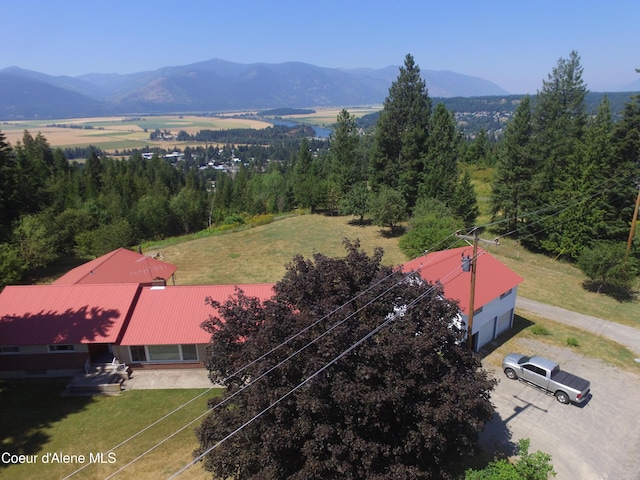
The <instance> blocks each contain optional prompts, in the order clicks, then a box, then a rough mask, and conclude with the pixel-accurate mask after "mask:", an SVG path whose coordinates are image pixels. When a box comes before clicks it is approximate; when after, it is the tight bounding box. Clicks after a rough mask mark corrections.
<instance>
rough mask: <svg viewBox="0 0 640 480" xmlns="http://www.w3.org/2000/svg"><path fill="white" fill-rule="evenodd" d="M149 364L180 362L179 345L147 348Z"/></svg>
mask: <svg viewBox="0 0 640 480" xmlns="http://www.w3.org/2000/svg"><path fill="white" fill-rule="evenodd" d="M147 351H148V352H149V361H150V362H167V361H169V362H170V361H176V360H180V346H179V345H149V346H147Z"/></svg>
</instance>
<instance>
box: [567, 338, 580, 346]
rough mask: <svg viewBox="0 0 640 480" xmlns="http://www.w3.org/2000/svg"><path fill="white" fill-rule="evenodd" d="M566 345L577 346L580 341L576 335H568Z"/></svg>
mask: <svg viewBox="0 0 640 480" xmlns="http://www.w3.org/2000/svg"><path fill="white" fill-rule="evenodd" d="M567 345H569V346H570V347H579V346H580V342H579V341H578V339H577V338H576V337H569V338H567Z"/></svg>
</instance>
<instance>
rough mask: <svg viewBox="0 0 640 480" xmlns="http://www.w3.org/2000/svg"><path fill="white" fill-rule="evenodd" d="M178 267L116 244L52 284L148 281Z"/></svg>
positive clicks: (169, 272)
mask: <svg viewBox="0 0 640 480" xmlns="http://www.w3.org/2000/svg"><path fill="white" fill-rule="evenodd" d="M176 269H177V267H176V266H175V265H171V264H170V263H166V262H162V261H160V260H156V259H155V258H151V257H147V256H146V255H142V254H140V253H136V252H133V251H131V250H127V249H126V248H118V249H117V250H114V251H112V252H109V253H107V254H105V255H103V256H101V257H98V258H96V259H95V260H91V261H90V262H87V263H85V264H83V265H80V266H79V267H76V268H74V269H73V270H71V271H69V272H67V273H66V274H64V275H63V276H62V277H60V278H59V279H57V280H56V281H55V282H53V284H54V285H71V284H77V283H83V284H88V283H94V284H95V283H147V284H150V283H151V282H152V281H153V280H154V279H156V278H163V279H165V280H168V279H169V278H170V277H171V275H173V274H174V272H175V271H176Z"/></svg>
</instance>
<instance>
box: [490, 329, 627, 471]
mask: <svg viewBox="0 0 640 480" xmlns="http://www.w3.org/2000/svg"><path fill="white" fill-rule="evenodd" d="M517 343H518V345H519V346H520V347H522V348H523V350H527V351H523V352H520V353H527V354H530V353H531V352H536V354H538V355H541V356H544V357H548V358H551V359H553V360H555V361H557V362H558V363H559V364H560V366H561V368H562V369H564V370H566V371H568V372H571V373H574V374H576V375H578V376H580V377H583V378H586V379H587V380H590V381H591V397H590V398H589V399H588V400H587V401H586V404H584V405H581V406H576V405H563V404H561V403H559V402H558V401H556V399H555V398H554V397H551V396H547V395H545V394H544V393H542V392H540V391H538V390H536V389H534V388H532V387H530V386H528V385H525V384H524V383H521V382H519V381H515V380H509V379H507V378H506V377H505V376H504V374H503V373H502V371H501V369H500V368H499V367H495V365H496V364H499V363H500V362H501V361H502V356H501V355H500V358H498V354H497V353H492V354H489V355H488V356H487V357H486V358H485V359H484V361H483V364H484V366H485V368H486V369H487V370H489V371H491V372H494V374H495V378H497V379H498V381H499V383H498V386H497V387H496V389H495V391H494V393H493V395H492V400H493V404H494V405H495V406H496V415H495V417H494V419H493V420H492V421H491V422H490V424H489V425H488V426H487V429H486V430H485V432H483V434H482V435H481V444H482V446H483V447H484V448H485V449H487V450H489V451H494V450H496V449H497V450H500V451H503V452H508V453H513V451H514V447H515V446H516V445H517V442H518V440H519V439H521V438H529V439H530V440H531V446H530V449H529V451H530V452H535V451H536V450H540V451H543V452H546V453H549V454H551V456H552V460H551V463H552V464H553V466H554V469H555V470H556V472H557V476H556V478H557V479H559V480H574V479H580V480H590V479H616V480H640V377H639V376H637V375H635V374H633V373H628V372H624V371H621V370H618V369H616V368H614V367H612V366H609V365H607V364H604V363H603V362H601V361H599V360H593V359H590V358H586V357H583V356H581V355H579V354H578V353H576V351H575V350H571V349H569V348H558V347H552V346H549V345H545V344H542V343H539V342H536V341H535V340H526V339H519V340H518V341H517Z"/></svg>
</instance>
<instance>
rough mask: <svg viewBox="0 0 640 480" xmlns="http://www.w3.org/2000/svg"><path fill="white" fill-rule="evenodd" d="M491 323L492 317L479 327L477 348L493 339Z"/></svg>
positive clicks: (492, 322)
mask: <svg viewBox="0 0 640 480" xmlns="http://www.w3.org/2000/svg"><path fill="white" fill-rule="evenodd" d="M493 324H494V319H493V318H492V319H489V320H487V323H485V324H484V325H482V326H481V327H480V330H479V331H478V347H477V348H478V349H480V348H482V347H483V346H484V345H485V344H487V343H489V342H490V341H491V340H493Z"/></svg>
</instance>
